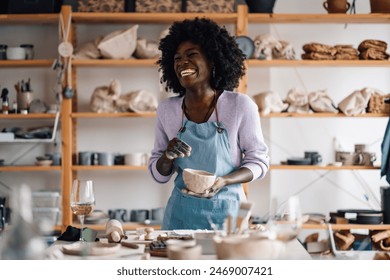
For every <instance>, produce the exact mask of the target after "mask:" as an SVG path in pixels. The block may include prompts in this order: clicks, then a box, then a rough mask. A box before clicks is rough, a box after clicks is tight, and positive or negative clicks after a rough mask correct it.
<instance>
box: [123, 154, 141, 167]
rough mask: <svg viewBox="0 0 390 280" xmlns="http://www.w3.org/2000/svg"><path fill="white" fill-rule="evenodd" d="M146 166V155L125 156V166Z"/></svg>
mask: <svg viewBox="0 0 390 280" xmlns="http://www.w3.org/2000/svg"><path fill="white" fill-rule="evenodd" d="M145 164H146V163H145V154H144V153H131V154H126V155H125V165H130V166H144V165H145Z"/></svg>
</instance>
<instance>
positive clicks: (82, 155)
mask: <svg viewBox="0 0 390 280" xmlns="http://www.w3.org/2000/svg"><path fill="white" fill-rule="evenodd" d="M91 155H92V153H91V152H79V161H78V162H79V165H91V164H92V161H91Z"/></svg>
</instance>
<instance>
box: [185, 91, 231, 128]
mask: <svg viewBox="0 0 390 280" xmlns="http://www.w3.org/2000/svg"><path fill="white" fill-rule="evenodd" d="M185 108H186V107H185V96H184V98H183V102H182V104H181V127H180V129H179V132H184V131H186V127H185V126H184V114H185V113H184V111H185ZM213 108H214V109H215V116H216V118H217V126H218V128H217V131H218V133H222V132H223V128H222V127H221V123H220V122H219V118H218V110H217V91H216V90H214V98H213V101H211V104H210V107H209V110H208V111H207V113H206V115H205V119H204V120H203V122H206V121H207V119H206V118H207V116H208V114H209V113H210V110H212V109H213Z"/></svg>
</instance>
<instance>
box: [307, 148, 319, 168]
mask: <svg viewBox="0 0 390 280" xmlns="http://www.w3.org/2000/svg"><path fill="white" fill-rule="evenodd" d="M305 158H310V160H311V164H312V165H316V164H319V163H320V162H322V156H321V155H320V154H319V153H318V152H316V151H305Z"/></svg>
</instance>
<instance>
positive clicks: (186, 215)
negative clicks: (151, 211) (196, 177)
mask: <svg viewBox="0 0 390 280" xmlns="http://www.w3.org/2000/svg"><path fill="white" fill-rule="evenodd" d="M216 115H217V122H205V123H200V124H198V123H195V122H192V121H190V120H186V121H185V122H184V124H183V125H182V128H181V129H180V130H179V132H178V138H180V139H181V140H183V141H185V142H186V143H188V144H189V145H190V146H191V148H192V149H191V156H190V157H185V158H177V159H175V161H176V164H177V167H178V169H177V172H178V174H177V177H176V179H175V186H174V188H173V191H172V193H171V196H170V198H169V200H168V204H167V207H166V209H165V213H164V219H163V225H162V229H165V230H172V229H212V228H211V225H210V222H209V220H211V221H212V222H213V223H214V224H215V225H216V226H217V227H218V228H219V229H222V226H223V223H224V220H225V218H226V217H227V215H228V214H229V213H230V214H231V215H232V216H233V221H234V220H235V216H237V212H238V209H239V206H240V201H243V200H245V199H246V198H245V194H244V191H243V189H242V186H241V184H233V185H228V186H224V187H223V188H222V189H221V190H220V191H219V192H218V193H217V194H216V195H214V196H213V197H211V198H200V197H194V196H191V195H188V194H185V193H182V191H181V190H182V189H183V188H185V184H184V182H183V176H182V174H183V169H184V168H192V169H198V170H204V171H208V172H210V173H214V174H215V175H216V176H217V177H220V176H224V175H226V174H229V173H231V172H233V171H234V170H235V169H236V167H235V166H234V165H233V163H232V160H231V154H230V144H229V139H228V134H227V131H226V129H225V128H224V127H223V124H222V123H221V122H219V121H218V114H217V112H216Z"/></svg>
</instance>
